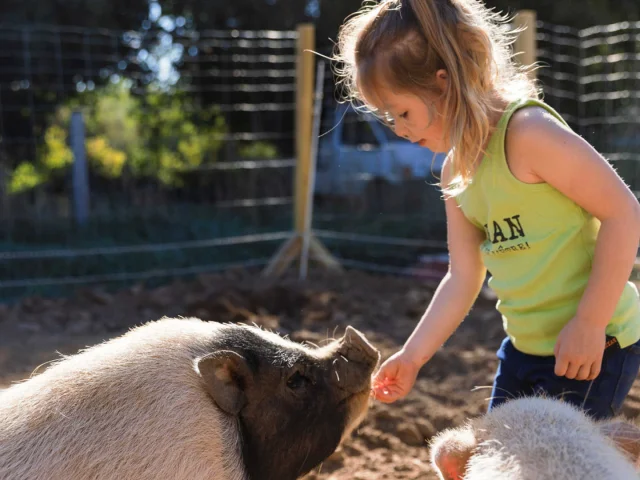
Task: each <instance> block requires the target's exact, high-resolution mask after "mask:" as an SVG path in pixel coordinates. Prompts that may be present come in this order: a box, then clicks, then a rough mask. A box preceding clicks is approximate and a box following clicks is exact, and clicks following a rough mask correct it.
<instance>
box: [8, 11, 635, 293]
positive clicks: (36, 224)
mask: <svg viewBox="0 0 640 480" xmlns="http://www.w3.org/2000/svg"><path fill="white" fill-rule="evenodd" d="M1 27H2V28H0V42H2V45H3V49H2V51H1V52H0V187H1V188H2V192H1V195H0V299H3V300H8V299H12V298H19V297H22V296H25V295H32V294H44V295H48V294H61V293H68V292H69V289H70V288H76V287H78V286H84V285H87V284H94V283H100V284H108V285H112V286H114V287H118V286H121V285H126V284H128V283H130V282H131V281H142V280H144V281H148V282H155V281H158V282H159V281H163V280H166V279H167V278H173V277H175V276H182V275H194V274H197V273H200V272H208V271H213V270H217V269H226V268H230V267H232V266H246V267H253V266H256V267H257V266H260V265H263V264H264V263H266V262H267V261H268V259H269V258H270V257H271V256H272V255H273V253H274V252H275V251H276V249H277V247H278V245H279V244H280V243H281V242H282V241H284V240H285V239H286V238H288V237H289V236H290V234H291V233H290V232H291V225H292V223H293V222H292V213H293V182H294V178H293V177H294V176H293V173H294V168H293V167H294V166H295V160H294V153H295V152H294V132H295V116H294V112H295V107H296V105H295V89H296V65H295V61H296V40H297V33H296V32H290V31H277V32H276V31H237V30H225V31H219V30H210V31H199V32H196V31H193V30H190V29H189V26H188V25H179V24H176V25H171V26H170V27H171V28H167V26H166V25H165V26H158V25H151V26H147V27H148V28H147V27H145V29H143V30H141V31H136V32H116V31H110V30H96V29H83V28H70V27H64V28H62V27H51V26H30V27H16V26H12V25H2V26H1ZM537 42H538V51H537V57H538V61H539V62H540V63H541V68H540V69H539V70H538V71H537V74H538V78H539V80H540V82H541V84H542V86H543V89H544V93H545V100H546V101H547V102H548V103H549V104H550V105H551V106H553V107H554V108H556V109H557V110H558V111H559V112H560V113H561V114H562V115H563V116H564V117H565V118H566V119H567V120H568V122H569V123H570V124H571V126H572V127H573V128H574V129H575V130H576V131H577V132H579V133H580V134H581V135H583V136H584V137H585V138H586V139H587V140H588V141H590V142H591V143H592V144H593V145H594V146H595V147H596V148H597V149H598V150H599V151H600V152H602V153H603V154H604V155H605V156H606V157H607V158H608V159H609V160H610V161H611V162H612V163H613V165H614V166H615V168H616V169H617V170H618V172H619V173H620V174H621V175H622V177H623V178H624V179H625V181H626V182H627V183H629V185H631V188H632V189H633V190H634V191H635V192H636V193H637V194H638V193H639V192H640V172H639V171H638V170H637V168H638V164H639V162H638V160H640V140H639V139H640V120H639V119H640V23H638V22H636V23H632V22H625V23H620V24H615V25H606V26H596V27H593V28H589V29H584V30H575V29H571V28H567V27H563V26H557V25H550V24H547V23H544V22H538V23H537ZM318 50H319V51H320V52H323V53H329V52H328V51H327V50H326V49H325V50H322V48H319V49H318ZM336 95H338V92H336V89H335V84H334V79H333V78H332V76H331V75H327V76H326V77H325V89H324V95H323V109H322V117H321V127H320V138H319V139H318V149H317V151H318V155H317V161H316V172H315V187H314V189H315V190H314V203H313V223H312V228H313V231H314V233H315V235H316V236H317V237H318V238H320V239H321V240H322V241H323V242H324V243H325V244H326V245H327V246H328V247H329V249H330V250H331V251H332V252H333V253H334V254H335V255H336V256H337V257H338V258H339V259H340V260H341V262H342V263H343V264H344V265H345V266H347V267H353V268H359V269H368V270H372V271H377V272H384V273H402V274H411V275H425V276H428V275H431V274H433V275H436V276H437V275H438V274H439V273H438V271H439V269H441V268H442V265H443V263H445V262H446V222H445V215H444V206H443V203H442V200H441V194H440V191H439V189H438V188H437V187H436V185H435V184H436V182H437V181H438V177H439V165H440V164H441V162H442V155H440V156H435V157H434V156H433V155H432V154H431V152H429V151H427V150H425V149H418V148H413V146H412V145H410V144H409V143H408V142H406V141H402V140H401V139H399V138H398V137H396V136H395V135H394V134H393V133H391V132H390V131H389V130H388V129H387V128H386V127H383V126H382V125H381V124H380V123H378V122H375V121H367V120H366V119H365V118H363V117H362V116H361V115H357V114H356V113H355V112H353V111H350V110H349V109H345V108H344V106H343V105H339V104H337V103H336V101H335V99H336ZM74 114H75V116H74ZM73 118H75V119H76V123H74V122H73V121H72V119H73ZM78 119H80V120H81V121H78ZM74 125H75V127H74ZM78 148H80V151H78ZM78 155H80V157H83V158H84V159H85V163H84V165H85V166H86V170H83V169H82V168H79V167H78V164H77V162H74V159H75V158H77V157H78ZM81 166H82V165H81ZM434 272H435V273H434Z"/></svg>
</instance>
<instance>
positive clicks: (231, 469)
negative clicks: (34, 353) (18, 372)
mask: <svg viewBox="0 0 640 480" xmlns="http://www.w3.org/2000/svg"><path fill="white" fill-rule="evenodd" d="M379 359H380V354H379V352H378V350H377V349H376V348H375V347H374V346H373V345H372V344H370V343H369V342H368V341H367V339H366V338H365V337H364V336H363V334H361V333H360V332H358V331H357V330H356V329H354V328H352V327H347V328H346V331H345V334H344V336H343V337H342V338H339V339H332V340H331V341H330V343H328V344H326V345H324V346H322V347H316V346H308V345H304V344H301V343H297V342H293V341H291V340H289V339H286V338H283V337H281V336H279V335H278V334H276V333H273V332H270V331H266V330H263V329H261V328H258V327H255V326H248V325H242V324H228V323H216V322H205V321H202V320H199V319H197V318H184V319H183V318H162V319H160V320H156V321H152V322H149V323H146V324H143V325H141V326H137V327H135V328H132V329H131V330H129V331H128V332H126V333H125V334H123V335H121V336H120V337H117V338H114V339H112V340H109V341H106V342H103V343H101V344H98V345H95V346H92V347H90V348H88V349H85V350H82V351H80V352H78V353H77V354H75V355H72V356H68V357H64V358H62V359H59V360H56V362H54V363H53V364H52V365H51V366H50V367H48V368H47V369H45V370H44V371H43V372H42V373H39V374H37V375H35V376H32V378H30V379H27V380H25V381H23V382H20V383H17V384H14V385H12V386H11V387H9V388H8V389H7V390H5V391H4V392H2V393H1V394H0V478H2V479H16V480H18V479H29V480H45V479H46V480H80V479H83V480H86V479H93V480H106V479H113V480H116V479H117V480H123V479H132V480H133V479H136V480H147V479H148V480H151V479H153V480H158V479H175V480H182V479H184V480H187V479H188V480H205V479H207V480H258V479H260V480H275V479H277V480H293V479H296V478H299V477H300V476H303V475H304V474H306V473H308V472H309V471H311V470H312V469H314V468H315V467H316V466H318V465H320V464H321V463H322V462H323V461H324V460H325V459H326V458H327V457H328V456H329V455H331V454H332V453H333V452H334V451H335V450H336V449H337V447H338V445H339V444H340V443H341V442H342V441H343V440H344V439H345V438H346V437H347V436H348V435H350V434H351V433H352V432H353V430H354V428H356V427H357V426H358V425H359V424H360V423H361V421H362V420H363V419H364V417H365V415H366V412H367V409H368V405H369V399H370V389H371V375H372V373H373V371H374V369H375V368H376V366H377V365H378V362H379Z"/></svg>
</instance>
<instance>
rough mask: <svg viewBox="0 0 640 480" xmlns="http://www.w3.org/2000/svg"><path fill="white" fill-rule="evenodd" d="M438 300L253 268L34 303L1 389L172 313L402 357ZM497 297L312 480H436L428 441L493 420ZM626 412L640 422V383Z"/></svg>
mask: <svg viewBox="0 0 640 480" xmlns="http://www.w3.org/2000/svg"><path fill="white" fill-rule="evenodd" d="M432 293H433V284H431V285H428V284H426V283H425V282H423V281H421V280H418V279H415V278H414V279H409V278H397V277H389V276H376V275H369V274H364V273H359V272H348V273H346V274H344V275H341V276H332V275H328V274H322V273H320V272H314V274H313V275H312V277H311V278H310V279H309V280H307V281H305V282H298V281H297V280H296V279H295V278H286V277H285V278H283V279H280V280H277V281H266V280H262V279H259V278H258V277H257V276H255V275H250V274H248V273H246V272H228V273H225V274H224V275H220V276H218V275H210V276H207V275H204V276H201V277H199V278H198V279H197V280H195V281H192V282H182V281H177V282H175V283H172V284H171V285H168V286H165V287H161V288H157V289H146V288H144V287H143V286H142V285H137V286H135V287H133V288H130V289H127V290H122V291H119V292H117V293H106V292H104V291H101V290H95V289H82V290H79V291H78V292H77V294H76V295H75V296H73V297H71V298H67V299H56V300H50V299H42V298H28V299H25V300H24V301H23V302H21V303H20V304H18V305H14V306H11V307H8V306H6V305H5V306H2V305H0V332H2V334H1V337H0V388H1V387H2V386H7V385H9V384H10V383H11V382H12V381H16V380H20V379H23V378H26V377H28V376H29V375H30V374H32V372H34V370H35V369H36V368H40V369H42V368H46V362H48V361H50V360H53V359H55V358H58V357H59V354H70V353H74V352H76V351H77V350H78V349H79V348H83V347H85V346H87V345H92V344H95V343H97V342H100V341H102V340H104V339H107V338H110V337H112V336H115V335H118V334H120V333H123V332H124V331H126V330H127V329H128V328H130V327H131V326H133V325H137V324H140V323H143V322H145V321H148V320H154V319H157V318H160V317H162V316H165V315H166V316H178V315H181V316H189V315H194V316H198V317H200V318H203V319H206V320H216V321H242V322H255V323H257V324H260V325H263V326H265V327H266V328H270V329H274V330H277V331H279V332H281V333H285V334H289V335H290V337H291V338H293V339H294V340H298V341H302V340H310V341H312V342H315V343H318V342H322V341H324V340H326V339H328V338H329V337H333V336H339V335H341V334H342V331H343V330H344V328H345V327H346V326H347V325H353V326H354V327H356V328H358V329H360V330H361V331H363V332H364V333H365V334H366V335H367V337H368V338H369V339H370V340H371V341H372V342H373V343H374V344H375V345H376V346H377V347H378V348H379V349H380V350H381V352H382V355H383V358H386V357H388V356H389V355H391V354H392V353H393V352H395V350H396V349H397V348H398V346H399V345H400V344H401V343H402V342H403V341H404V340H405V339H406V337H407V336H408V335H409V334H410V332H411V331H412V329H413V328H414V326H415V324H416V321H417V320H418V319H419V317H420V315H421V314H422V312H423V311H424V308H425V307H426V305H427V303H428V302H429V299H430V298H431V296H432ZM502 336H503V335H502V327H501V322H500V318H499V316H498V314H497V312H496V311H495V309H494V301H493V300H492V299H486V298H480V299H479V300H478V301H477V302H476V304H475V306H474V308H473V310H472V312H471V314H470V315H469V317H468V318H467V319H466V320H465V322H464V323H463V324H462V325H461V327H460V328H459V329H458V331H457V332H456V333H455V334H454V336H453V337H452V338H451V339H450V340H449V341H448V342H447V344H446V345H445V346H444V347H443V348H442V349H441V350H440V351H439V352H438V353H437V354H436V355H435V357H434V358H433V359H432V360H431V361H430V362H429V363H428V364H427V365H426V366H425V367H424V368H423V369H422V371H421V373H420V376H419V378H418V381H417V383H416V386H415V388H414V389H413V391H412V392H411V394H410V395H409V396H408V397H407V398H406V399H404V400H402V401H399V402H396V403H394V404H392V405H384V404H381V403H378V402H375V403H373V404H372V406H371V410H370V412H369V415H368V416H367V418H366V419H365V421H364V422H363V424H362V425H361V426H360V428H359V429H358V430H356V431H355V432H354V433H353V435H352V437H351V438H349V439H348V441H347V442H346V443H345V444H344V445H343V446H342V447H341V448H339V449H338V451H337V452H336V453H335V454H334V455H333V456H332V457H330V458H329V459H328V460H327V461H325V462H324V463H323V465H322V466H321V467H320V468H319V469H317V470H316V471H314V472H312V473H310V474H309V475H307V477H306V478H307V479H308V480H311V479H317V480H320V479H322V480H329V479H331V480H346V479H354V480H357V479H368V480H377V479H418V478H420V479H435V478H437V477H436V475H435V473H434V472H433V470H432V469H431V467H430V465H429V449H428V442H429V439H430V438H431V437H432V436H433V434H434V433H435V432H437V431H439V430H441V429H443V428H447V427H450V426H456V425H459V424H461V423H462V422H463V421H464V420H465V419H466V418H467V417H469V416H475V415H480V414H482V413H483V412H484V411H485V409H486V405H487V399H488V396H489V395H490V386H491V383H492V379H493V374H494V370H495V367H496V359H495V350H496V349H497V348H498V346H499V343H500V341H501V339H502ZM624 413H625V414H626V415H628V416H632V417H635V416H637V415H638V414H640V383H639V382H636V385H635V386H634V389H633V391H632V393H631V396H630V398H629V399H628V400H627V402H626V405H625V408H624Z"/></svg>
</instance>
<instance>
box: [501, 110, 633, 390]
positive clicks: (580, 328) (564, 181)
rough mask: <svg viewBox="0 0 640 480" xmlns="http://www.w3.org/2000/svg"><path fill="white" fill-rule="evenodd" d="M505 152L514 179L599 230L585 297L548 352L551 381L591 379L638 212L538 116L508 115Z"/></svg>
mask: <svg viewBox="0 0 640 480" xmlns="http://www.w3.org/2000/svg"><path fill="white" fill-rule="evenodd" d="M506 148H507V158H508V159H509V166H510V168H511V169H512V171H513V172H514V174H515V175H516V176H519V177H520V179H523V178H524V179H526V180H525V181H531V182H536V181H539V182H547V183H548V184H550V185H551V186H553V187H554V188H556V189H557V190H558V191H560V192H561V193H563V194H564V195H566V196H567V197H569V198H570V199H572V200H573V201H574V202H576V204H578V205H580V206H581V207H582V208H584V209H585V210H586V211H588V212H590V213H591V214H592V215H594V216H595V217H596V218H598V219H599V220H600V222H601V228H600V232H599V235H598V239H597V243H596V249H595V253H594V259H593V269H592V273H591V275H590V277H589V281H588V283H587V287H586V290H585V292H584V294H583V297H582V299H581V301H580V304H579V306H578V309H577V311H576V313H575V317H574V319H573V320H572V321H571V322H570V323H569V324H568V325H567V326H566V327H565V328H564V330H563V331H562V332H561V334H560V336H559V338H558V342H557V345H556V349H555V354H556V369H555V373H556V375H564V376H566V377H568V378H576V379H579V380H590V379H593V378H596V377H597V376H598V374H599V372H600V366H601V361H602V354H603V352H604V343H605V334H604V330H605V328H606V326H607V324H608V323H609V321H610V320H611V318H612V317H613V314H614V311H615V308H616V305H617V303H618V301H619V299H620V296H621V295H622V291H623V289H624V286H625V283H626V282H627V281H628V280H629V277H630V274H631V271H632V269H633V264H634V262H635V259H636V255H637V252H638V243H639V241H640V205H639V204H638V200H637V199H636V197H635V196H634V194H633V193H632V192H631V191H630V190H629V188H628V187H627V186H626V185H625V183H624V182H623V181H622V179H621V178H620V177H619V176H618V174H617V173H616V171H615V170H614V169H613V168H612V167H611V165H610V164H609V163H608V162H607V161H606V160H605V159H604V158H603V157H602V156H601V155H600V154H599V153H598V152H597V151H596V150H595V149H594V148H593V147H592V146H591V145H590V144H589V143H587V142H586V141H585V140H584V139H583V138H582V137H580V136H579V135H577V134H575V133H573V132H572V131H571V130H570V129H568V128H567V127H565V126H564V125H562V124H561V123H560V122H559V121H558V120H557V119H555V118H554V117H553V116H552V115H551V114H549V113H548V112H546V111H545V110H544V109H542V108H539V107H533V108H527V109H522V110H520V111H518V112H516V113H515V114H514V115H513V117H512V119H511V122H510V125H509V130H508V133H507V147H506Z"/></svg>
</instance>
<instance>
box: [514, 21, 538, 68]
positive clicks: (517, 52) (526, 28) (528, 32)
mask: <svg viewBox="0 0 640 480" xmlns="http://www.w3.org/2000/svg"><path fill="white" fill-rule="evenodd" d="M536 21H537V14H536V12H535V10H520V11H518V13H516V15H515V17H514V19H513V27H514V29H516V30H522V31H520V32H519V33H518V37H517V38H516V41H515V42H514V44H513V49H514V57H515V59H516V60H517V61H518V62H519V63H520V64H521V65H524V66H527V67H530V66H532V65H533V64H535V63H536V61H537V59H538V54H537V50H538V42H537V40H536V32H537V27H536ZM529 75H530V76H531V78H532V79H533V80H536V77H537V75H536V71H535V69H533V68H532V69H531V70H529Z"/></svg>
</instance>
